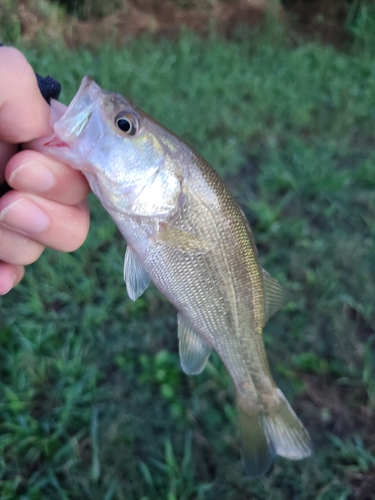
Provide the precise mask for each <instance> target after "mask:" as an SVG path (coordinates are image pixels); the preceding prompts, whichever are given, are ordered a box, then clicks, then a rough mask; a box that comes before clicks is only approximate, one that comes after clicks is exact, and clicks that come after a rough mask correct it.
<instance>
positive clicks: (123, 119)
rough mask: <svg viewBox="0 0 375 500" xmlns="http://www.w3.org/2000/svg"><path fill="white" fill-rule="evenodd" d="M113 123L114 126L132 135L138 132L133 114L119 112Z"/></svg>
mask: <svg viewBox="0 0 375 500" xmlns="http://www.w3.org/2000/svg"><path fill="white" fill-rule="evenodd" d="M115 123H116V127H118V128H119V129H120V130H121V131H122V132H125V134H128V135H134V134H136V133H137V132H138V128H139V124H138V120H137V119H136V117H135V116H133V115H129V114H124V113H120V114H119V115H117V117H116V120H115Z"/></svg>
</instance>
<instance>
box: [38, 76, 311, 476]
mask: <svg viewBox="0 0 375 500" xmlns="http://www.w3.org/2000/svg"><path fill="white" fill-rule="evenodd" d="M33 147H34V148H35V149H38V150H39V151H42V152H43V153H45V154H47V155H50V156H52V157H54V158H57V159H60V160H63V161H66V162H68V163H69V164H70V165H71V166H72V167H73V168H76V169H78V170H80V171H81V172H82V173H83V174H84V175H85V176H86V177H87V179H88V181H89V183H90V186H91V189H92V190H93V192H94V194H95V195H96V196H97V197H98V198H99V200H100V201H101V203H102V205H103V207H104V208H105V209H106V210H107V211H108V213H109V214H110V215H111V217H112V219H113V220H114V222H115V223H116V225H117V226H118V228H119V230H120V231H121V233H122V235H123V236H124V238H125V240H126V241H127V250H126V256H125V263H124V278H125V281H126V288H127V291H128V294H129V296H130V298H131V299H133V300H135V299H136V298H137V297H138V296H139V295H141V294H142V293H143V291H144V290H145V289H146V288H147V286H148V283H149V281H150V280H152V281H153V282H154V284H155V286H156V287H157V288H158V289H159V290H160V291H161V293H163V294H164V295H165V297H166V298H167V299H168V300H169V301H170V302H171V303H172V304H173V305H174V306H175V307H176V309H177V311H178V338H179V349H180V359H181V366H182V368H183V370H184V371H185V372H186V373H187V374H195V373H199V372H201V371H202V370H203V369H204V366H205V364H206V362H207V359H208V357H209V354H210V352H211V350H212V349H215V350H216V351H217V353H218V355H219V356H220V358H221V359H222V361H223V363H224V364H225V366H226V367H227V369H228V371H229V373H230V375H231V377H232V379H233V381H234V384H235V388H236V403H237V410H238V421H239V427H240V433H241V441H242V458H243V462H244V466H245V470H246V472H247V473H248V474H249V475H250V476H253V477H256V476H259V475H261V474H263V473H264V472H265V471H266V470H267V469H268V467H269V466H270V464H271V461H272V459H273V457H274V456H275V455H280V456H283V457H286V458H289V459H293V460H297V459H301V458H305V457H307V456H309V455H310V454H311V452H312V445H311V440H310V437H309V434H308V432H307V431H306V429H305V428H304V426H303V425H302V423H301V422H300V421H299V419H298V417H297V416H296V415H295V413H294V411H293V410H292V408H291V406H290V405H289V403H288V401H287V400H286V398H285V396H284V395H283V393H282V392H281V391H280V389H279V388H278V387H277V386H276V384H275V382H274V381H273V378H272V376H271V373H270V370H269V367H268V363H267V359H266V355H265V349H264V344H263V339H262V329H263V326H264V324H265V322H266V321H267V319H268V318H269V317H270V316H271V315H272V314H273V313H274V312H276V310H277V309H278V308H279V307H280V306H281V305H282V303H283V301H284V298H285V294H284V291H283V289H282V287H281V286H280V285H279V284H278V283H277V281H276V280H274V279H273V278H271V276H270V275H269V274H268V273H267V272H266V271H264V269H262V267H261V265H260V262H259V259H258V255H257V250H256V246H255V242H254V238H253V236H252V233H251V229H250V226H249V224H248V222H247V220H246V218H245V216H244V214H243V212H242V210H241V209H240V207H239V206H238V204H237V203H236V201H235V200H234V198H233V197H232V196H231V194H230V193H229V191H228V190H227V188H226V187H225V185H224V183H223V182H222V180H221V179H220V177H219V176H218V174H217V173H216V172H215V170H214V169H213V168H212V167H211V166H210V165H209V164H208V163H207V162H206V161H205V160H204V159H203V158H202V157H201V156H200V155H199V154H198V153H196V152H195V151H194V150H193V149H192V148H190V147H189V146H188V145H187V144H186V143H184V142H183V141H182V140H181V139H180V138H178V137H177V136H176V135H174V134H173V133H172V132H170V131H169V130H167V129H166V128H164V127H163V126H162V125H160V124H158V123H157V122H156V121H155V120H153V119H152V118H151V117H149V116H148V115H147V114H146V113H144V112H143V111H142V110H140V109H139V108H137V107H136V106H135V105H133V104H132V103H131V102H130V101H128V100H127V99H125V98H124V97H122V96H120V95H118V94H114V93H111V92H107V91H104V90H102V89H101V88H100V87H99V86H98V85H97V84H96V83H95V82H94V81H93V80H91V79H90V78H88V77H85V78H84V79H83V81H82V84H81V86H80V89H79V91H78V93H77V95H76V96H75V97H74V99H73V101H72V102H71V104H70V106H69V107H68V109H67V111H66V113H65V114H64V115H63V116H62V117H61V119H60V120H59V121H58V122H57V123H56V124H55V133H54V135H53V136H52V137H49V138H45V139H42V140H41V141H36V142H35V143H34V144H33Z"/></svg>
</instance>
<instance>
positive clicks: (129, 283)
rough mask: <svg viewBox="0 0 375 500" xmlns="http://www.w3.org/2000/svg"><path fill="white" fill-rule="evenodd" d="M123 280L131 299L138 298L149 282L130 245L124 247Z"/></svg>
mask: <svg viewBox="0 0 375 500" xmlns="http://www.w3.org/2000/svg"><path fill="white" fill-rule="evenodd" d="M124 280H125V283H126V290H127V292H128V295H129V297H130V298H131V299H132V300H136V299H138V297H139V296H140V295H142V293H143V292H144V291H145V290H146V288H147V287H148V284H149V283H150V278H149V277H148V274H147V272H146V271H145V270H144V268H143V266H142V264H141V263H140V262H139V259H138V257H137V255H136V254H135V253H134V252H133V250H132V249H131V248H130V247H127V248H126V252H125V261H124Z"/></svg>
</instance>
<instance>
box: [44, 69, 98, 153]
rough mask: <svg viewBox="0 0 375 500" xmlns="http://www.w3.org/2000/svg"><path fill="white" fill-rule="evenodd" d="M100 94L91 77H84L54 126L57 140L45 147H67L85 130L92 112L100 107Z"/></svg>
mask: <svg viewBox="0 0 375 500" xmlns="http://www.w3.org/2000/svg"><path fill="white" fill-rule="evenodd" d="M102 92H103V91H102V89H101V88H100V87H99V85H97V84H96V83H95V81H94V80H93V79H92V78H91V77H89V76H84V77H83V79H82V82H81V85H80V86H79V89H78V91H77V93H76V95H75V96H74V98H73V99H72V101H71V103H70V104H69V106H68V108H67V109H66V111H65V113H64V114H63V115H62V116H61V117H60V119H59V120H57V122H56V123H55V124H54V131H55V135H56V136H57V138H58V139H59V140H58V141H54V140H53V139H52V141H51V143H50V142H47V143H46V146H47V147H48V146H52V147H59V148H61V147H65V145H67V146H69V144H71V143H72V141H74V140H75V139H77V138H78V137H79V136H80V134H81V133H82V132H83V130H84V129H85V128H86V126H87V124H88V122H89V119H90V116H91V113H92V112H93V110H94V109H95V108H96V107H97V106H98V104H99V105H100V100H101V95H102Z"/></svg>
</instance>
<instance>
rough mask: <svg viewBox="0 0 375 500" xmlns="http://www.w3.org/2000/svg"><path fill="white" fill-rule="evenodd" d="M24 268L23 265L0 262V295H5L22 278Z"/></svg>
mask: <svg viewBox="0 0 375 500" xmlns="http://www.w3.org/2000/svg"><path fill="white" fill-rule="evenodd" d="M24 274H25V269H24V267H23V266H13V265H11V264H7V263H5V262H0V295H5V294H6V293H8V292H9V291H10V290H11V289H12V288H13V287H15V286H16V285H18V283H19V282H20V281H21V279H22V278H23V275H24Z"/></svg>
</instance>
